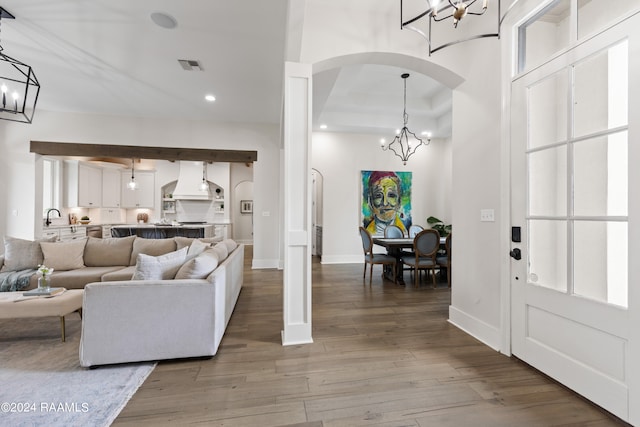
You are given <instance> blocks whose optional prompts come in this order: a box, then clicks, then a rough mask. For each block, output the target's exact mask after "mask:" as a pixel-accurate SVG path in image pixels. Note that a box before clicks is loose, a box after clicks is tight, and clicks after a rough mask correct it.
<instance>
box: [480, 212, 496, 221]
mask: <svg viewBox="0 0 640 427" xmlns="http://www.w3.org/2000/svg"><path fill="white" fill-rule="evenodd" d="M495 220H496V219H495V214H494V211H493V209H480V221H481V222H494V221H495Z"/></svg>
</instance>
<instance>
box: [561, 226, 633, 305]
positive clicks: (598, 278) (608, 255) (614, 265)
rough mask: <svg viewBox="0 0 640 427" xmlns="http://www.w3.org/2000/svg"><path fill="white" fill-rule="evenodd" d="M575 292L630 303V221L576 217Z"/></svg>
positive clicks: (618, 303) (620, 303)
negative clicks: (628, 230)
mask: <svg viewBox="0 0 640 427" xmlns="http://www.w3.org/2000/svg"><path fill="white" fill-rule="evenodd" d="M573 246H574V249H573V250H574V269H573V270H574V271H573V274H574V286H573V289H574V293H575V294H576V295H581V296H584V297H587V298H591V299H594V300H597V301H603V302H608V303H611V304H616V305H620V306H623V307H626V306H627V288H628V275H627V271H628V262H627V259H628V243H627V223H626V222H611V221H610V222H605V221H575V223H574V245H573Z"/></svg>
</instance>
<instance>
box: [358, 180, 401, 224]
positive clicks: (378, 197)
mask: <svg viewBox="0 0 640 427" xmlns="http://www.w3.org/2000/svg"><path fill="white" fill-rule="evenodd" d="M361 179H362V203H361V217H360V218H361V224H362V226H363V227H364V228H366V229H367V230H368V231H369V232H370V233H371V234H372V235H374V236H382V235H384V229H385V228H386V227H387V226H388V225H391V224H393V225H397V226H398V227H400V229H401V230H402V231H403V232H404V234H405V235H407V234H408V233H407V230H409V227H410V226H411V172H389V171H362V177H361Z"/></svg>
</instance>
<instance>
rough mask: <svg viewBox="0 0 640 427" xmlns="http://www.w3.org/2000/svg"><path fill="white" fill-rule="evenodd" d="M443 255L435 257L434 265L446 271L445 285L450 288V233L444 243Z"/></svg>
mask: <svg viewBox="0 0 640 427" xmlns="http://www.w3.org/2000/svg"><path fill="white" fill-rule="evenodd" d="M444 250H445V255H443V256H439V257H436V263H437V264H438V266H440V267H444V268H446V269H447V284H448V285H449V287H451V233H449V235H448V236H447V238H446V239H445V241H444Z"/></svg>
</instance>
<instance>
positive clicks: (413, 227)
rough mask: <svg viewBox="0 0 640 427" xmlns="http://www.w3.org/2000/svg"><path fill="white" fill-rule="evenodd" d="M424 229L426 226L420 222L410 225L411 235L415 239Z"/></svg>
mask: <svg viewBox="0 0 640 427" xmlns="http://www.w3.org/2000/svg"><path fill="white" fill-rule="evenodd" d="M422 230H424V227H423V226H421V225H418V224H412V225H411V226H410V227H409V237H410V238H411V239H413V238H414V237H416V236H417V235H418V233H419V232H421V231H422Z"/></svg>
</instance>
